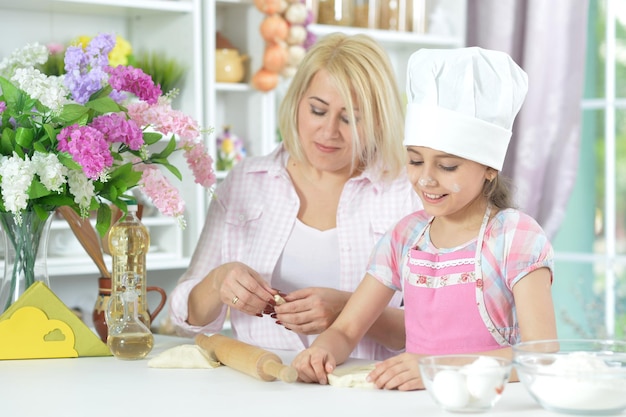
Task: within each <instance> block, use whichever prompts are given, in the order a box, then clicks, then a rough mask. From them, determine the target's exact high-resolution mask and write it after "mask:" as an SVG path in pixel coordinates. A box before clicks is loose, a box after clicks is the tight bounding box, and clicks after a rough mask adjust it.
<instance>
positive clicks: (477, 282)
mask: <svg viewBox="0 0 626 417" xmlns="http://www.w3.org/2000/svg"><path fill="white" fill-rule="evenodd" d="M490 213H491V207H487V210H486V212H485V216H484V218H483V222H482V225H481V228H480V232H479V234H478V239H477V241H476V249H475V251H471V250H468V249H471V247H472V244H473V242H469V243H467V244H465V245H463V246H461V247H459V248H457V249H455V250H454V251H451V252H448V253H441V254H439V253H436V252H437V251H436V250H434V251H431V252H435V253H428V252H424V251H421V250H419V249H416V248H418V247H419V246H420V245H421V246H422V247H425V246H426V245H432V244H431V243H430V239H424V236H425V234H426V231H427V230H429V229H430V224H431V222H432V221H431V222H429V223H428V224H427V225H426V226H425V227H424V230H422V232H421V233H420V235H419V237H418V238H417V240H416V242H417V243H416V245H415V247H414V248H413V249H410V250H409V253H408V256H407V258H408V259H407V267H408V268H405V269H404V271H405V273H404V276H403V279H404V304H405V306H404V311H405V326H406V351H407V352H411V353H419V354H428V355H435V354H439V355H442V354H453V353H472V352H482V351H488V350H493V349H498V348H501V347H502V346H508V343H507V342H506V340H505V339H504V338H503V337H502V335H501V334H500V333H499V332H498V331H497V329H496V327H495V326H494V324H493V322H492V321H491V319H490V317H489V314H488V313H487V309H486V308H485V302H484V297H483V291H482V283H483V278H482V270H481V267H480V260H481V255H480V253H481V248H482V244H483V239H484V236H485V229H486V228H487V224H488V222H489V214H490Z"/></svg>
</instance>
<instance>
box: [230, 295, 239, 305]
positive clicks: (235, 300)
mask: <svg viewBox="0 0 626 417" xmlns="http://www.w3.org/2000/svg"><path fill="white" fill-rule="evenodd" d="M237 301H239V297H237V296H234V297H233V300H232V301H231V302H232V303H233V305H235V304H237Z"/></svg>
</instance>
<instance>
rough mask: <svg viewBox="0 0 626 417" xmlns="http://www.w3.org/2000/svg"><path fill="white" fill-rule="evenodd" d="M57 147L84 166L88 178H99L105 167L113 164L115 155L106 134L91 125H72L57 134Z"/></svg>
mask: <svg viewBox="0 0 626 417" xmlns="http://www.w3.org/2000/svg"><path fill="white" fill-rule="evenodd" d="M57 139H58V141H59V144H58V145H57V148H58V149H59V150H60V151H62V152H67V153H69V154H70V155H71V156H72V159H74V161H76V162H78V163H79V164H80V165H81V166H82V167H83V172H84V173H85V176H87V178H90V179H92V180H97V179H98V178H99V177H100V175H101V174H102V172H103V171H104V169H105V168H108V167H110V166H111V165H113V156H111V151H110V150H109V145H108V143H107V141H106V140H105V139H104V135H103V134H102V133H101V132H100V131H99V130H96V129H94V128H93V127H90V126H79V125H72V126H68V127H64V128H63V129H61V131H60V132H59V134H58V135H57Z"/></svg>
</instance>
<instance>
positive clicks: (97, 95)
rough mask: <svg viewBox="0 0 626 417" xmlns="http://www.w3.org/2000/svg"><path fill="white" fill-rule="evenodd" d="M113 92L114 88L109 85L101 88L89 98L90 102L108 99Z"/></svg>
mask: <svg viewBox="0 0 626 417" xmlns="http://www.w3.org/2000/svg"><path fill="white" fill-rule="evenodd" d="M111 91H113V87H111V86H110V85H108V84H107V85H106V86H105V87H104V88H101V89H100V90H98V91H96V92H95V93H93V94H92V95H91V97H89V101H93V100H97V99H99V98H102V97H108V96H109V94H111Z"/></svg>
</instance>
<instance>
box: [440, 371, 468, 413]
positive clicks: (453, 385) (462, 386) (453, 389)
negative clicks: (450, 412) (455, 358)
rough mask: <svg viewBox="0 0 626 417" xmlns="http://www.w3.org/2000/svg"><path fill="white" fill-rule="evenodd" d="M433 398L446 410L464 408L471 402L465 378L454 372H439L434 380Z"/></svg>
mask: <svg viewBox="0 0 626 417" xmlns="http://www.w3.org/2000/svg"><path fill="white" fill-rule="evenodd" d="M432 389H433V396H434V397H435V398H436V399H437V401H439V403H441V405H442V406H444V407H446V408H462V407H465V406H466V405H467V403H468V402H469V400H470V394H469V391H468V390H467V384H466V381H465V376H464V375H462V374H460V373H459V372H456V371H452V370H443V371H440V372H438V373H437V374H436V375H435V377H434V378H433V386H432Z"/></svg>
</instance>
